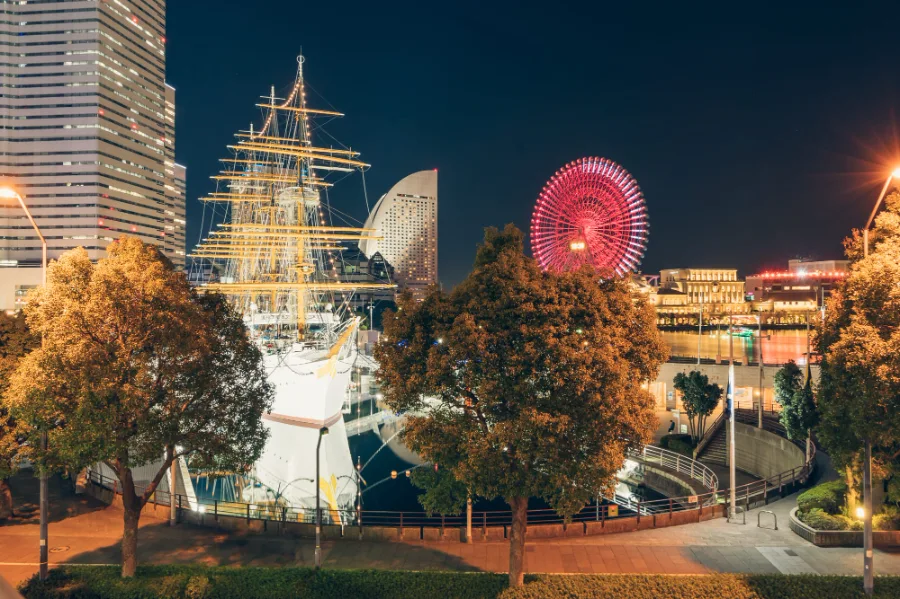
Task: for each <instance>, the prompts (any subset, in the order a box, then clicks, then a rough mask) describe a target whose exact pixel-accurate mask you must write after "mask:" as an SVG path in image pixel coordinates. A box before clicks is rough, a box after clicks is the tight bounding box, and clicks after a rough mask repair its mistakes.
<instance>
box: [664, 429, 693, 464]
mask: <svg viewBox="0 0 900 599" xmlns="http://www.w3.org/2000/svg"><path fill="white" fill-rule="evenodd" d="M659 446H660V447H662V448H663V449H668V450H669V451H674V452H675V453H680V454H682V455H686V456H687V457H689V458H693V457H694V444H693V442H692V440H691V436H690V435H682V434H671V435H664V436H663V437H662V438H661V439H660V440H659Z"/></svg>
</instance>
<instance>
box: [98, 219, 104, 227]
mask: <svg viewBox="0 0 900 599" xmlns="http://www.w3.org/2000/svg"><path fill="white" fill-rule="evenodd" d="M97 224H98V225H100V226H101V227H102V226H103V219H102V218H101V219H100V220H99V221H98V222H97Z"/></svg>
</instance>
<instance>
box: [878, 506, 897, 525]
mask: <svg viewBox="0 0 900 599" xmlns="http://www.w3.org/2000/svg"><path fill="white" fill-rule="evenodd" d="M872 528H874V529H875V530H900V510H898V509H897V507H896V506H893V505H886V506H884V507H883V508H882V510H881V513H880V514H875V515H874V516H873V517H872Z"/></svg>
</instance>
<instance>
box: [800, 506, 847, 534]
mask: <svg viewBox="0 0 900 599" xmlns="http://www.w3.org/2000/svg"><path fill="white" fill-rule="evenodd" d="M798 517H799V518H800V521H801V522H804V523H806V524H807V525H809V526H810V527H812V528H815V529H816V530H849V529H850V522H849V518H846V517H844V516H840V515H838V516H833V515H831V514H829V513H828V512H825V511H823V510H821V509H819V508H817V507H814V508H813V509H811V510H809V511H808V512H798Z"/></svg>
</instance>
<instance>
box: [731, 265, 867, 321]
mask: <svg viewBox="0 0 900 599" xmlns="http://www.w3.org/2000/svg"><path fill="white" fill-rule="evenodd" d="M849 268H850V261H849V260H818V261H807V260H790V261H789V262H788V270H786V271H769V272H763V273H759V274H755V275H748V276H747V298H748V299H749V300H751V301H752V302H753V309H754V310H756V311H759V312H771V313H773V318H774V319H775V322H776V323H779V324H790V323H802V322H806V315H807V314H808V313H809V312H812V311H815V310H820V309H821V308H822V307H823V306H824V305H825V300H827V299H828V297H829V296H830V295H831V291H832V289H834V286H835V285H836V284H837V283H839V282H840V281H842V280H843V279H844V277H846V276H847V274H848V271H849Z"/></svg>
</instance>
